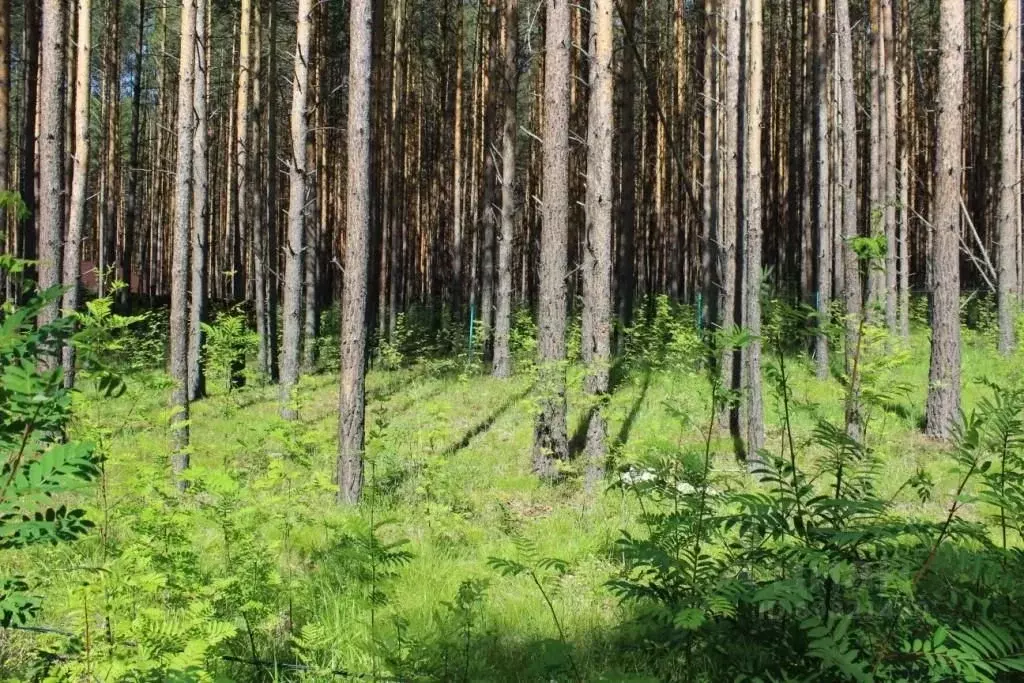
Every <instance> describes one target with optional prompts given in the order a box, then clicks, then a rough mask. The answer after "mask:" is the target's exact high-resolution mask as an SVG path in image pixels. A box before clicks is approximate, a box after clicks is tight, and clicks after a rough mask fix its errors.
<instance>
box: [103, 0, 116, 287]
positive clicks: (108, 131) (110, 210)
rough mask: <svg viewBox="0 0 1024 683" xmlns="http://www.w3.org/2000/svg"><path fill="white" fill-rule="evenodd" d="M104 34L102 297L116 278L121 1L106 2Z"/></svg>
mask: <svg viewBox="0 0 1024 683" xmlns="http://www.w3.org/2000/svg"><path fill="white" fill-rule="evenodd" d="M104 19H105V20H106V22H107V37H106V45H105V50H104V62H105V64H104V69H103V127H104V133H103V173H102V176H101V183H100V185H101V191H100V196H101V201H102V206H101V216H100V239H99V249H100V253H99V256H100V258H99V271H100V272H99V294H100V296H104V295H105V294H106V293H107V291H108V287H109V284H110V282H109V280H112V279H113V278H114V277H116V274H117V271H116V268H117V264H118V258H117V233H118V229H119V225H118V223H119V221H118V218H119V216H118V211H117V208H118V201H119V195H120V192H119V190H120V187H121V183H120V177H119V174H120V170H121V165H120V163H118V162H119V160H120V159H119V157H120V148H121V125H120V123H121V50H120V39H121V30H120V27H121V2H120V0H109V1H108V3H107V16H106V17H104Z"/></svg>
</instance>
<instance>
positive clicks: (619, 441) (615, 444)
mask: <svg viewBox="0 0 1024 683" xmlns="http://www.w3.org/2000/svg"><path fill="white" fill-rule="evenodd" d="M651 375H652V372H651V370H650V369H649V368H648V369H645V370H644V374H643V380H642V381H641V383H640V392H639V393H638V394H637V396H636V399H635V400H634V401H633V405H632V406H631V407H630V409H629V413H628V414H627V415H626V419H625V420H623V422H622V426H621V427H619V433H618V434H616V435H615V440H614V441H612V450H618V449H620V448H622V447H623V446H625V445H626V444H627V443H628V442H629V437H630V434H632V432H633V424H634V423H635V422H636V418H637V416H638V415H639V414H640V409H641V408H643V406H644V401H645V400H646V399H647V392H648V390H649V389H650V388H651Z"/></svg>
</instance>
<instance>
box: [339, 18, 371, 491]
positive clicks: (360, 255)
mask: <svg viewBox="0 0 1024 683" xmlns="http://www.w3.org/2000/svg"><path fill="white" fill-rule="evenodd" d="M350 11H351V15H350V19H349V26H350V37H349V95H348V184H347V197H346V205H347V219H348V220H347V226H346V230H345V275H344V284H343V288H342V307H341V400H340V405H339V424H338V463H337V480H338V501H339V502H341V503H347V504H355V503H357V502H359V498H360V497H361V496H362V491H363V447H364V443H363V440H364V427H365V419H366V416H365V413H366V290H367V285H368V270H369V259H370V253H369V246H370V178H369V176H370V80H371V78H370V76H371V73H372V68H373V54H372V50H371V37H370V36H371V32H372V30H373V14H372V10H371V6H370V0H352V4H351V10H350Z"/></svg>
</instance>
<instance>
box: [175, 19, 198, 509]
mask: <svg viewBox="0 0 1024 683" xmlns="http://www.w3.org/2000/svg"><path fill="white" fill-rule="evenodd" d="M195 50H196V0H182V3H181V47H180V50H179V52H178V124H177V137H178V140H177V163H176V166H175V177H174V226H173V229H174V239H173V245H172V247H171V321H170V323H171V329H170V337H171V339H170V342H171V379H172V380H173V382H174V389H173V390H172V393H171V411H172V412H171V436H172V455H171V469H172V472H173V475H174V478H175V482H176V483H177V485H178V489H179V490H183V489H184V488H185V482H184V481H183V480H182V479H181V475H182V473H183V472H184V471H185V470H186V469H188V466H189V454H188V444H189V426H188V419H189V418H188V416H189V401H188V284H189V225H190V221H189V218H190V216H191V207H192V204H191V202H192V137H193V133H194V130H195V119H194V114H193V103H192V90H193V87H194V86H195Z"/></svg>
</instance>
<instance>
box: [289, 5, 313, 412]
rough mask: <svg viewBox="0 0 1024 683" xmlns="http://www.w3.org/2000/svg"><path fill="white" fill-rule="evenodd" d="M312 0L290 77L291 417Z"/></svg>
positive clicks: (303, 14)
mask: <svg viewBox="0 0 1024 683" xmlns="http://www.w3.org/2000/svg"><path fill="white" fill-rule="evenodd" d="M312 10H313V3H312V0H299V4H298V13H297V15H296V22H297V23H296V37H295V67H294V73H293V77H292V110H291V130H292V149H291V156H290V159H289V162H288V234H287V246H286V248H285V254H284V301H283V304H284V315H283V323H284V337H283V340H282V346H281V402H282V407H281V415H282V416H283V417H284V418H285V419H288V420H294V419H295V418H296V417H297V413H296V411H295V408H294V406H293V404H292V402H293V400H294V396H293V395H292V391H293V390H294V389H295V385H296V383H297V382H298V381H299V362H300V355H299V354H300V350H301V349H300V343H301V338H302V266H303V259H304V256H305V255H304V253H303V252H304V249H305V240H306V236H305V226H304V223H303V221H304V218H305V204H306V135H307V133H308V127H309V124H308V122H307V119H306V106H307V102H308V90H309V54H310V53H309V34H310V22H311V20H312V17H311V14H312Z"/></svg>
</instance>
